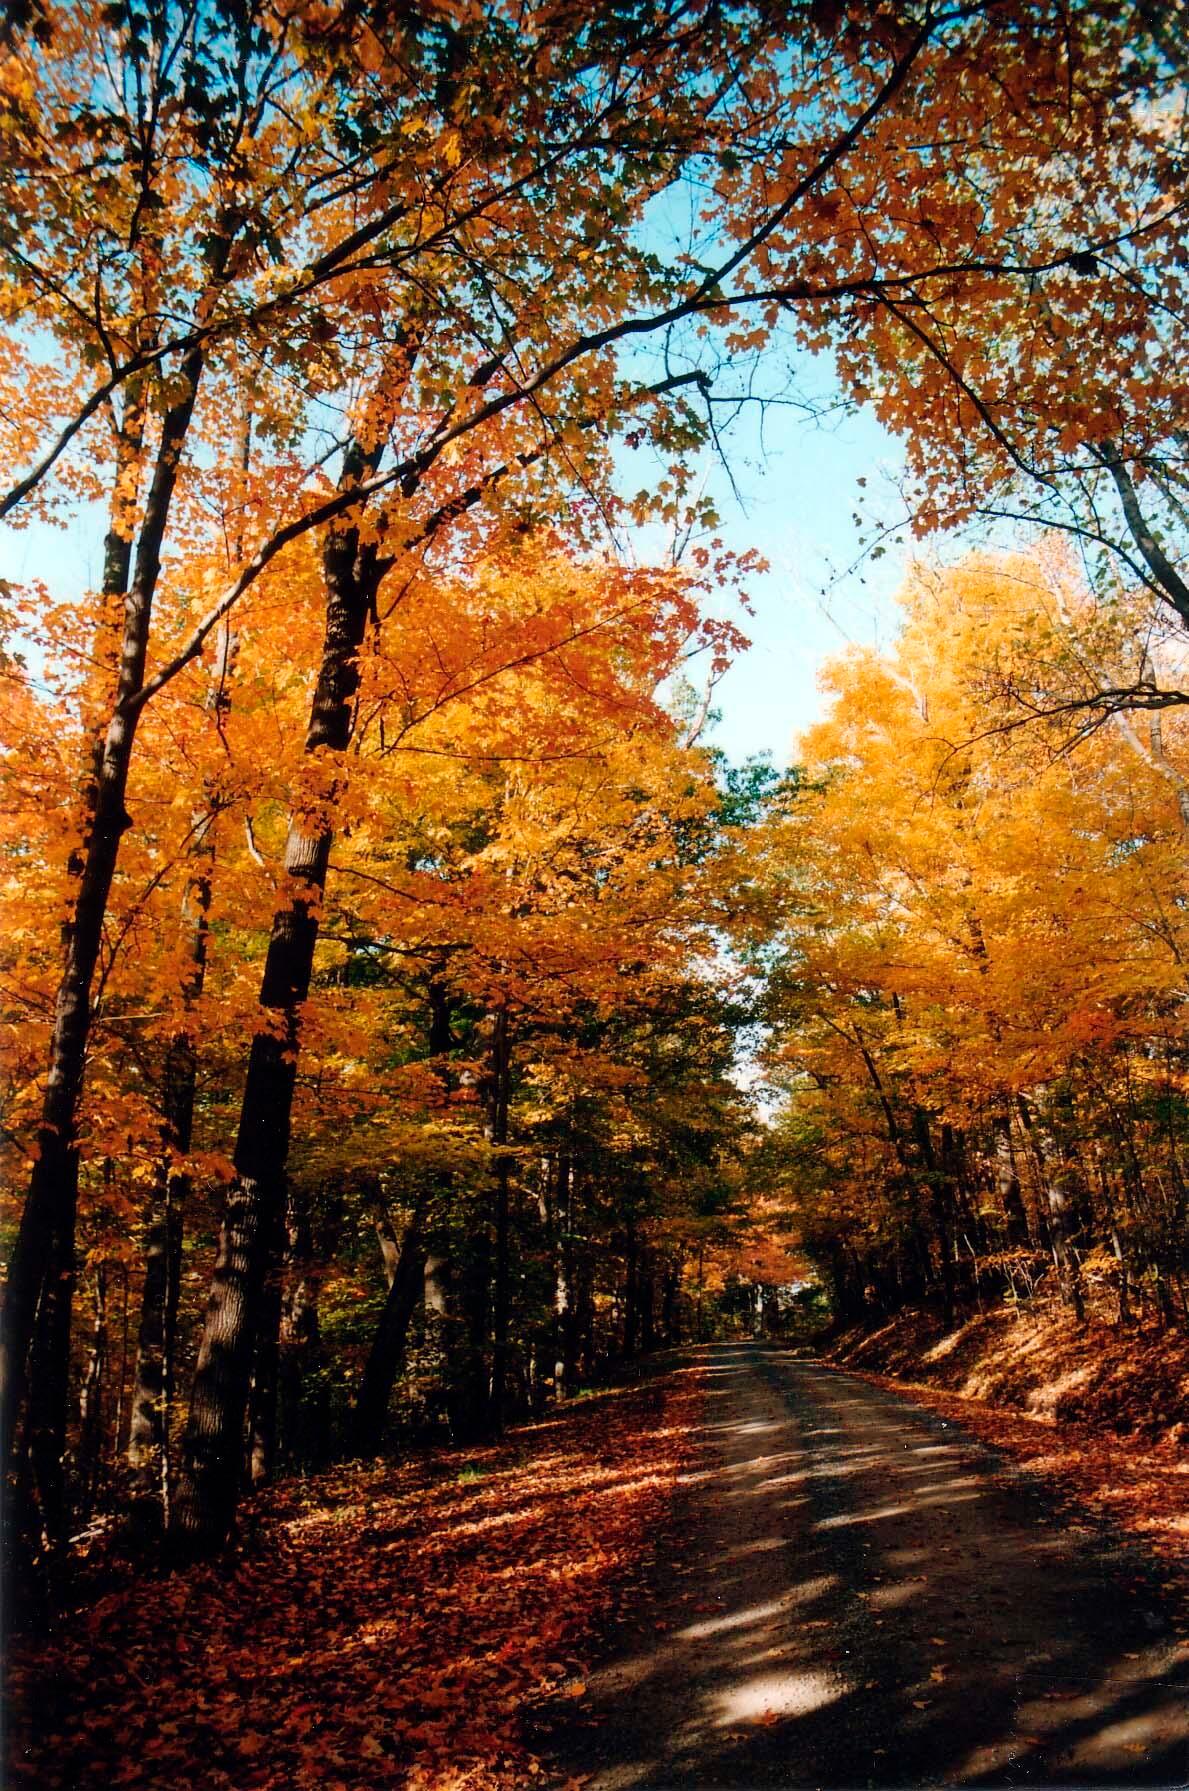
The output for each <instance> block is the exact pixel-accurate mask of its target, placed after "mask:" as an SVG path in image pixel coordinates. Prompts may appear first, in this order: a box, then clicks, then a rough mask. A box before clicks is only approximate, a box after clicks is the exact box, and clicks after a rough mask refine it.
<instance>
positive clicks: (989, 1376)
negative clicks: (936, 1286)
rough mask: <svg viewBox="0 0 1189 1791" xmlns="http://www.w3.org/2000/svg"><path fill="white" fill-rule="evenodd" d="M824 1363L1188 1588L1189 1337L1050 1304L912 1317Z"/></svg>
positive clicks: (827, 1350)
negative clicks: (1132, 1545)
mask: <svg viewBox="0 0 1189 1791" xmlns="http://www.w3.org/2000/svg"><path fill="white" fill-rule="evenodd" d="M822 1357H823V1359H824V1360H825V1361H827V1362H832V1363H834V1364H836V1365H837V1366H838V1367H840V1368H845V1369H846V1370H847V1371H848V1372H849V1373H852V1374H856V1373H857V1374H861V1375H862V1376H863V1377H864V1378H865V1379H867V1380H870V1381H872V1382H874V1383H875V1384H877V1385H879V1386H883V1387H886V1388H888V1389H889V1390H890V1391H892V1392H898V1393H904V1394H906V1395H911V1396H912V1397H913V1398H914V1399H916V1400H918V1401H919V1402H921V1403H922V1404H925V1405H928V1406H931V1407H932V1408H933V1410H935V1411H937V1412H939V1413H940V1414H941V1415H942V1416H943V1417H947V1418H949V1419H951V1420H952V1421H954V1422H956V1423H960V1424H961V1425H963V1426H964V1428H965V1429H967V1430H968V1431H970V1432H971V1433H972V1434H973V1435H975V1436H977V1437H978V1438H979V1439H980V1440H981V1441H983V1442H986V1443H990V1444H991V1445H993V1446H994V1447H996V1448H998V1449H1000V1450H1002V1451H1003V1452H1004V1453H1005V1454H1006V1455H1008V1456H1009V1457H1010V1458H1011V1459H1012V1460H1013V1461H1014V1463H1015V1465H1016V1466H1017V1467H1018V1468H1020V1469H1022V1470H1023V1471H1024V1472H1026V1473H1028V1474H1030V1475H1035V1476H1036V1477H1038V1478H1039V1479H1042V1480H1044V1481H1045V1482H1047V1484H1048V1485H1049V1487H1050V1489H1051V1490H1052V1491H1053V1492H1054V1493H1056V1494H1057V1495H1058V1496H1059V1497H1064V1498H1066V1499H1069V1500H1071V1501H1072V1502H1073V1503H1074V1504H1075V1505H1077V1506H1078V1507H1079V1508H1080V1509H1081V1510H1082V1511H1083V1512H1086V1511H1088V1512H1089V1513H1091V1514H1092V1515H1095V1516H1097V1517H1099V1518H1101V1519H1104V1520H1106V1521H1109V1522H1110V1523H1111V1524H1112V1525H1113V1526H1114V1527H1115V1528H1116V1529H1118V1530H1120V1531H1122V1532H1125V1533H1129V1534H1131V1535H1132V1536H1134V1537H1137V1538H1138V1539H1140V1540H1142V1541H1143V1542H1144V1543H1145V1544H1147V1545H1148V1546H1149V1547H1151V1548H1153V1549H1155V1550H1156V1551H1157V1553H1158V1554H1159V1555H1160V1556H1161V1557H1162V1558H1163V1559H1164V1560H1165V1561H1166V1562H1167V1563H1168V1565H1169V1566H1170V1567H1171V1568H1173V1570H1174V1572H1175V1573H1176V1575H1177V1576H1178V1578H1180V1579H1181V1580H1182V1583H1185V1584H1189V1446H1187V1445H1189V1337H1186V1336H1185V1334H1184V1333H1182V1332H1174V1331H1153V1330H1141V1329H1139V1328H1138V1327H1129V1328H1127V1329H1120V1328H1116V1327H1114V1326H1112V1325H1108V1324H1103V1323H1095V1322H1089V1323H1087V1324H1086V1325H1077V1324H1076V1323H1075V1322H1074V1321H1073V1319H1072V1318H1070V1317H1069V1316H1068V1315H1067V1314H1066V1313H1065V1312H1064V1311H1063V1310H1062V1309H1061V1308H1060V1306H1059V1305H1057V1303H1056V1302H1053V1303H1051V1304H1045V1303H1041V1302H1036V1303H1034V1304H1033V1305H1032V1306H1031V1307H1027V1308H1020V1309H1017V1310H1008V1311H998V1312H988V1313H986V1314H983V1315H979V1316H975V1317H973V1318H971V1319H969V1320H967V1321H966V1322H965V1323H963V1324H962V1325H960V1326H959V1327H958V1328H957V1329H955V1330H954V1331H951V1332H949V1333H948V1334H943V1333H942V1330H941V1327H940V1324H939V1323H938V1321H937V1319H936V1317H934V1316H932V1315H929V1314H926V1313H922V1312H920V1311H916V1310H907V1311H905V1312H902V1313H900V1314H898V1315H897V1316H896V1317H895V1318H894V1319H892V1320H890V1321H889V1322H888V1323H887V1324H885V1325H883V1326H881V1327H879V1328H878V1329H874V1330H870V1329H868V1330H861V1329H858V1328H856V1329H853V1330H850V1331H846V1332H843V1333H841V1334H839V1335H837V1336H835V1337H834V1338H833V1339H832V1340H831V1341H830V1342H829V1343H828V1344H827V1345H826V1346H825V1347H824V1348H823V1350H822Z"/></svg>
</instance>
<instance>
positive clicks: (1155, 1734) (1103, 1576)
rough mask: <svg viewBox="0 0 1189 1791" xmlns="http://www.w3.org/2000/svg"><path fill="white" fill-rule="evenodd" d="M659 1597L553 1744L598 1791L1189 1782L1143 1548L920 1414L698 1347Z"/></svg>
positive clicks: (859, 1387) (742, 1352) (1186, 1671)
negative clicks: (690, 1460) (680, 1483)
mask: <svg viewBox="0 0 1189 1791" xmlns="http://www.w3.org/2000/svg"><path fill="white" fill-rule="evenodd" d="M698 1353H699V1357H700V1358H701V1360H702V1363H703V1366H704V1368H705V1370H706V1383H707V1387H706V1397H705V1403H704V1416H703V1429H702V1433H701V1436H700V1438H699V1451H700V1455H699V1461H698V1464H697V1466H696V1468H695V1469H694V1471H693V1472H692V1473H691V1474H690V1475H689V1477H688V1479H687V1481H686V1483H685V1485H684V1487H683V1489H682V1493H681V1500H682V1506H681V1523H680V1526H679V1532H678V1537H677V1540H676V1542H675V1544H674V1545H673V1546H672V1548H671V1550H670V1554H669V1557H668V1558H667V1559H666V1561H665V1562H664V1563H663V1571H662V1572H661V1573H660V1574H659V1575H658V1576H657V1578H658V1589H657V1591H656V1594H655V1596H654V1598H653V1600H652V1601H651V1603H650V1604H649V1606H648V1608H647V1609H643V1610H641V1611H640V1613H639V1620H638V1623H635V1622H634V1623H633V1627H632V1630H631V1632H629V1633H628V1634H627V1635H626V1636H625V1637H623V1638H621V1643H620V1651H619V1653H618V1654H617V1655H616V1656H615V1657H614V1658H613V1659H611V1660H610V1661H609V1662H608V1663H607V1664H606V1665H605V1666H603V1667H602V1668H600V1669H599V1671H598V1672H597V1673H595V1674H594V1675H592V1677H591V1679H590V1681H589V1685H588V1694H587V1697H586V1698H585V1700H584V1701H583V1703H582V1706H581V1714H578V1715H576V1718H575V1720H574V1722H573V1723H572V1724H570V1725H567V1728H566V1730H565V1731H564V1732H562V1733H559V1732H555V1733H554V1736H553V1739H552V1744H551V1751H552V1752H553V1755H554V1759H555V1760H556V1762H557V1764H558V1766H559V1768H560V1769H561V1771H562V1773H563V1774H565V1773H572V1774H590V1775H592V1776H591V1777H590V1778H589V1780H588V1782H587V1787H586V1791H628V1788H629V1787H645V1786H647V1787H653V1788H658V1787H667V1786H672V1787H692V1786H697V1787H705V1788H706V1791H713V1788H714V1787H719V1786H722V1787H727V1786H733V1787H746V1786H774V1785H781V1786H806V1787H813V1786H851V1787H864V1786H927V1785H1016V1784H1027V1785H1066V1786H1068V1785H1086V1786H1089V1785H1163V1786H1177V1787H1182V1786H1185V1785H1186V1784H1189V1651H1187V1650H1185V1649H1184V1648H1179V1647H1178V1644H1177V1638H1176V1635H1175V1633H1174V1629H1173V1624H1172V1622H1171V1620H1170V1617H1169V1615H1168V1613H1167V1612H1166V1611H1165V1610H1163V1609H1162V1607H1161V1605H1160V1601H1159V1597H1158V1594H1157V1593H1156V1592H1155V1591H1154V1590H1153V1587H1152V1585H1151V1583H1149V1582H1146V1581H1145V1579H1144V1576H1143V1574H1142V1571H1137V1567H1136V1562H1135V1560H1134V1559H1129V1558H1126V1557H1121V1556H1120V1555H1118V1554H1115V1555H1112V1554H1110V1553H1109V1552H1108V1551H1107V1550H1106V1548H1105V1545H1104V1544H1103V1543H1102V1542H1101V1541H1100V1540H1099V1539H1098V1538H1097V1537H1096V1536H1095V1534H1094V1533H1093V1532H1092V1531H1090V1530H1088V1529H1083V1530H1079V1531H1077V1532H1071V1531H1070V1530H1069V1529H1068V1528H1065V1529H1063V1528H1062V1527H1061V1525H1060V1523H1059V1521H1054V1520H1053V1519H1052V1517H1051V1516H1049V1517H1047V1518H1046V1512H1045V1509H1044V1506H1043V1503H1042V1502H1041V1500H1040V1498H1039V1495H1037V1494H1035V1493H1034V1492H1032V1491H1030V1490H1029V1489H1028V1488H1026V1487H1023V1486H1015V1485H1012V1484H1011V1483H1010V1480H1009V1481H1008V1483H1007V1484H1006V1485H1005V1484H1004V1482H1003V1480H1002V1478H1000V1479H999V1480H998V1481H996V1479H995V1476H996V1475H997V1474H999V1473H1001V1470H1002V1467H1003V1463H1002V1462H1001V1461H1000V1460H999V1459H998V1458H997V1457H995V1456H994V1455H993V1454H992V1453H991V1452H990V1451H988V1450H986V1449H984V1448H982V1447H981V1446H979V1445H978V1444H976V1443H974V1442H972V1441H971V1440H970V1439H968V1438H966V1437H965V1436H963V1435H962V1434H961V1433H960V1432H959V1431H958V1430H957V1429H956V1427H955V1426H953V1425H952V1424H950V1425H947V1424H945V1423H944V1422H943V1421H942V1420H941V1419H939V1418H937V1417H935V1416H934V1415H933V1414H932V1413H929V1412H926V1411H924V1410H923V1409H922V1408H920V1407H919V1406H914V1405H910V1404H907V1403H905V1402H904V1401H902V1400H900V1399H897V1398H895V1397H894V1396H893V1395H891V1394H887V1393H883V1392H880V1391H879V1390H877V1389H875V1388H873V1387H870V1386H868V1385H867V1384H866V1383H864V1382H862V1381H859V1380H856V1379H853V1378H852V1377H850V1376H848V1375H845V1374H841V1373H838V1372H836V1371H834V1370H831V1369H828V1368H825V1367H821V1366H819V1365H817V1364H815V1363H812V1362H799V1361H796V1360H793V1359H792V1358H790V1357H789V1356H788V1355H786V1354H784V1353H783V1352H781V1351H779V1350H773V1349H765V1348H763V1347H758V1346H750V1345H746V1344H740V1345H725V1344H724V1345H719V1346H714V1347H711V1348H708V1349H706V1350H704V1351H700V1352H698Z"/></svg>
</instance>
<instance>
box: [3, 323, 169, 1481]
mask: <svg viewBox="0 0 1189 1791" xmlns="http://www.w3.org/2000/svg"><path fill="white" fill-rule="evenodd" d="M202 364H203V363H202V355H201V352H200V351H194V352H192V353H191V354H189V355H188V356H187V357H186V359H185V360H184V361H183V363H182V367H181V370H180V377H181V379H182V381H183V382H184V386H185V396H184V397H183V398H182V399H181V400H180V401H179V402H178V403H177V404H175V405H174V406H173V407H172V408H171V409H170V410H169V411H168V412H167V413H166V415H165V417H164V420H163V422H162V426H161V442H160V447H159V449H158V453H157V459H156V465H155V467H154V471H153V478H152V482H151V484H150V488H149V492H148V496H147V499H146V503H145V512H144V519H143V522H142V524H141V529H140V538H139V541H138V542H137V547H136V557H135V565H134V568H133V571H132V578H131V583H130V585H129V587H128V590H127V594H126V596H125V599H124V626H123V636H122V641H121V649H120V665H119V675H118V678H117V683H116V701H115V706H114V708H113V710H112V713H111V717H110V720H109V721H108V724H107V729H106V732H105V735H104V738H103V745H102V752H101V753H100V754H99V756H98V763H97V767H96V775H95V782H94V796H93V799H92V816H91V824H90V829H89V835H88V838H87V840H86V844H85V846H84V848H83V851H82V852H81V854H80V855H79V856H80V873H79V880H78V890H77V895H76V897H75V902H74V908H73V913H72V915H71V919H70V922H69V926H68V928H67V935H66V942H65V943H66V951H65V963H64V966H63V972H62V978H61V981H60V982H59V985H58V990H57V995H56V998H55V1004H54V1026H53V1034H52V1038H51V1043H50V1062H49V1074H48V1077H47V1080H46V1088H45V1095H44V1097H43V1101H42V1111H41V1122H40V1125H39V1128H38V1133H37V1154H36V1160H35V1162H34V1166H33V1173H32V1175H31V1177H30V1181H29V1191H28V1194H27V1197H26V1200H25V1206H24V1211H23V1212H22V1214H21V1224H20V1230H19V1233H18V1236H17V1240H16V1244H15V1246H14V1248H13V1251H12V1255H11V1258H10V1262H9V1270H8V1283H7V1287H6V1290H5V1301H4V1316H3V1326H2V1330H0V1459H2V1460H3V1461H4V1462H5V1463H6V1462H7V1461H8V1460H9V1459H10V1456H11V1451H12V1444H13V1439H14V1436H15V1431H16V1421H17V1413H18V1410H19V1408H20V1405H21V1401H22V1399H23V1397H24V1394H25V1387H26V1371H27V1369H28V1367H29V1365H30V1348H31V1345H32V1341H33V1331H34V1326H35V1324H36V1323H38V1322H40V1320H39V1311H40V1314H41V1316H42V1317H43V1318H44V1321H45V1322H46V1323H47V1324H50V1325H55V1324H57V1325H62V1324H64V1325H65V1327H66V1331H67V1349H68V1348H69V1322H70V1304H71V1296H72V1291H73V1282H74V1230H75V1214H76V1211H77V1205H78V1145H77V1138H76V1126H77V1119H78V1107H79V1100H80V1097H81V1095H82V1088H83V1075H84V1070H85V1065H86V1054H87V1041H88V1038H89V1036H90V1028H91V990H92V986H93V983H94V977H95V968H96V965H97V963H98V961H99V951H100V946H101V944H102V939H103V923H104V919H105V916H106V914H107V904H108V898H109V896H110V893H111V885H112V879H113V877H114V875H115V869H116V861H117V859H118V856H119V849H120V840H121V839H122V837H123V835H124V832H125V830H126V829H127V827H128V826H129V824H130V822H129V817H128V814H127V812H126V810H125V806H124V802H125V796H126V793H127V788H128V774H129V770H130V767H131V762H132V747H133V742H134V740H135V736H136V726H137V721H138V718H139V710H138V709H137V708H136V706H135V698H136V697H137V696H138V695H139V693H140V690H141V688H142V686H143V683H144V670H145V661H146V656H147V653H148V646H149V633H150V625H151V620H152V609H153V599H154V596H155V594H156V588H157V580H158V577H159V574H160V568H161V551H162V546H163V543H164V539H165V531H166V526H167V524H168V520H169V511H170V506H171V504H172V501H173V494H174V489H175V486H176V483H177V475H178V467H179V463H180V458H181V452H182V447H183V445H184V442H185V439H186V435H187V432H188V430H189V427H190V419H191V416H192V414H193V410H194V402H195V399H196V397H197V392H198V381H199V378H200V376H201V373H202ZM109 544H110V537H109ZM117 547H118V551H114V550H113V551H112V553H111V555H110V561H111V564H110V568H109V567H108V566H107V565H105V575H106V574H107V573H108V571H109V570H110V574H111V576H112V577H113V579H114V578H118V577H119V576H120V575H121V573H123V576H125V577H126V576H127V572H126V567H127V564H128V562H127V561H126V560H125V558H124V556H125V554H127V553H128V552H129V549H128V546H127V544H126V542H125V541H124V539H123V538H122V537H121V539H120V541H119V542H118V543H117ZM51 1281H52V1283H53V1287H52V1292H51V1295H50V1298H49V1299H48V1300H43V1299H42V1294H43V1289H46V1288H47V1286H48V1284H49V1283H50V1282H51ZM60 1353H61V1340H60V1339H54V1340H49V1341H48V1342H47V1346H46V1348H44V1349H43V1350H42V1351H41V1352H40V1357H41V1362H42V1365H43V1366H44V1367H46V1368H47V1378H46V1379H45V1380H44V1381H41V1382H40V1383H39V1384H38V1386H37V1388H36V1400H37V1404H38V1405H39V1407H40V1406H44V1404H45V1403H46V1402H53V1403H54V1405H55V1406H56V1408H58V1409H55V1410H53V1411H44V1410H42V1411H40V1412H39V1414H38V1417H37V1424H38V1426H39V1428H40V1429H41V1431H42V1435H43V1437H45V1438H51V1437H61V1436H64V1435H65V1429H66V1424H65V1409H66V1400H67V1391H66V1382H65V1377H64V1376H63V1375H62V1374H61V1372H60V1371H59V1369H58V1367H57V1366H56V1364H57V1361H58V1357H59V1355H60Z"/></svg>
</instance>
